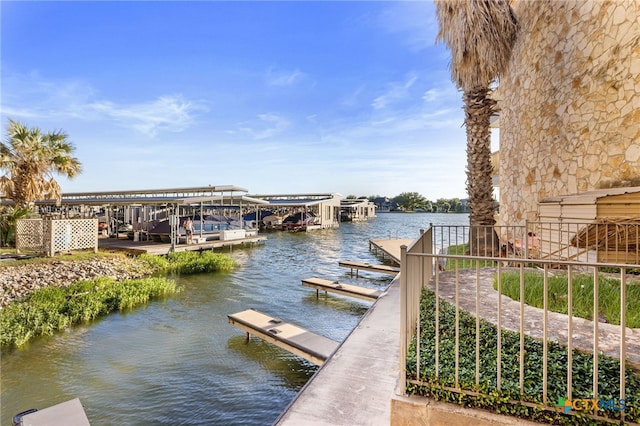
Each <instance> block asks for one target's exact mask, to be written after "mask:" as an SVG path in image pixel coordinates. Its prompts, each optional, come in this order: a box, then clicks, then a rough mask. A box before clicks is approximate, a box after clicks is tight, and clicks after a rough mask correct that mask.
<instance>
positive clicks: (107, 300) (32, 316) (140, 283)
mask: <svg viewBox="0 0 640 426" xmlns="http://www.w3.org/2000/svg"><path fill="white" fill-rule="evenodd" d="M180 291H181V288H180V287H178V286H177V285H176V283H175V281H173V280H169V279H167V278H160V277H153V278H143V279H137V280H126V281H120V282H118V281H115V280H114V279H113V278H106V277H101V278H97V279H95V280H90V281H78V282H77V283H75V284H72V285H70V286H69V287H46V288H43V289H40V290H38V291H35V292H33V293H32V294H30V295H28V296H27V297H25V298H24V299H21V300H20V301H17V302H14V303H11V304H9V305H8V306H7V307H5V308H4V309H2V310H1V311H0V328H1V329H2V334H1V335H0V346H1V347H2V348H7V347H12V346H16V347H21V346H23V345H24V344H25V343H27V342H28V341H29V340H31V339H32V338H34V337H37V336H51V335H53V334H54V333H56V332H58V331H60V330H64V329H66V328H67V327H69V326H71V325H73V324H77V323H83V322H88V321H91V320H94V319H95V318H97V317H99V316H102V315H106V314H108V313H110V312H112V311H114V310H119V311H124V310H128V309H132V308H134V307H136V306H138V305H142V304H145V303H147V302H148V301H149V300H151V299H157V298H161V297H166V296H168V295H171V294H175V293H178V292H180Z"/></svg>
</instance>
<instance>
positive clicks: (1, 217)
mask: <svg viewBox="0 0 640 426" xmlns="http://www.w3.org/2000/svg"><path fill="white" fill-rule="evenodd" d="M29 212H30V210H29V209H28V208H27V207H22V208H14V207H10V206H0V247H4V246H8V245H9V236H10V234H11V231H12V230H14V231H15V227H16V222H17V221H18V219H22V218H23V217H26V216H28V215H29Z"/></svg>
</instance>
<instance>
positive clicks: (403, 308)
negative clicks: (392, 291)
mask: <svg viewBox="0 0 640 426" xmlns="http://www.w3.org/2000/svg"><path fill="white" fill-rule="evenodd" d="M407 275H408V274H407V246H406V245H402V246H400V386H401V389H402V395H406V390H405V389H406V387H407V386H406V383H407V349H408V347H409V327H408V324H407V322H408V312H407V299H408V297H409V292H408V288H407Z"/></svg>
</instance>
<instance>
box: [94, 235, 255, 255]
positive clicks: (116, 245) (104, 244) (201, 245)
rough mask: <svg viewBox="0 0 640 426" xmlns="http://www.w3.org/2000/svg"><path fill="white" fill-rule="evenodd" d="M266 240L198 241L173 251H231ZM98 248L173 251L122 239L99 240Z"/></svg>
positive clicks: (248, 238)
mask: <svg viewBox="0 0 640 426" xmlns="http://www.w3.org/2000/svg"><path fill="white" fill-rule="evenodd" d="M266 240H267V237H265V236H256V237H247V238H239V239H235V240H211V241H202V242H200V241H199V240H198V242H194V243H193V244H184V243H183V244H176V245H175V246H174V247H173V251H174V252H179V251H200V250H214V249H221V248H226V247H228V248H229V249H231V248H233V247H236V246H244V245H254V244H258V243H263V242H264V241H266ZM194 241H195V239H194ZM98 248H99V249H101V250H118V251H125V252H128V253H132V254H141V253H149V254H154V255H165V254H168V253H170V252H171V251H172V250H171V244H169V243H158V242H155V241H132V240H128V239H122V238H99V239H98Z"/></svg>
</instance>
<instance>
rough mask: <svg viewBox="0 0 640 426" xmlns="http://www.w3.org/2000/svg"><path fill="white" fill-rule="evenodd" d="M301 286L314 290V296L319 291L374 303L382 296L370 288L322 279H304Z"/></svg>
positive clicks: (379, 292)
mask: <svg viewBox="0 0 640 426" xmlns="http://www.w3.org/2000/svg"><path fill="white" fill-rule="evenodd" d="M302 285H303V286H305V287H311V288H315V289H316V296H318V292H319V291H320V290H324V291H325V292H329V291H330V292H332V293H337V294H342V295H344V296H351V297H355V298H358V299H363V300H368V301H375V300H377V299H378V297H380V296H381V295H382V291H380V290H374V289H371V288H366V287H360V286H357V285H351V284H345V283H340V282H338V281H330V280H325V279H322V278H316V277H312V278H306V279H304V280H302Z"/></svg>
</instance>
